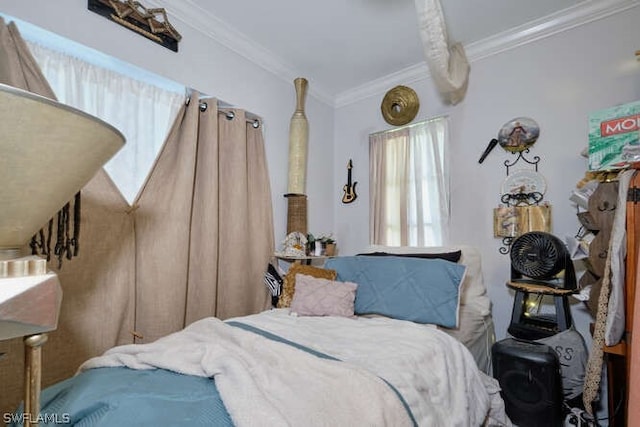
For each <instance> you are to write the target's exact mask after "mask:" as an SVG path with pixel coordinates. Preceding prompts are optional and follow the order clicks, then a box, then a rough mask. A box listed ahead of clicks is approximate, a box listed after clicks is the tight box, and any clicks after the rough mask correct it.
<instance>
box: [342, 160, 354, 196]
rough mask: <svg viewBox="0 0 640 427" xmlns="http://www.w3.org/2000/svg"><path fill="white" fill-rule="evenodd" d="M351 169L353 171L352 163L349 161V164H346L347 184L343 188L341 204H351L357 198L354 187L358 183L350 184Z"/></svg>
mask: <svg viewBox="0 0 640 427" xmlns="http://www.w3.org/2000/svg"><path fill="white" fill-rule="evenodd" d="M351 169H353V162H352V161H351V159H349V163H347V184H346V185H345V186H344V187H343V191H344V194H343V195H342V203H351V202H353V201H354V200H355V199H356V198H357V197H358V195H357V194H356V185H357V184H358V183H357V182H354V183H353V184H352V183H351Z"/></svg>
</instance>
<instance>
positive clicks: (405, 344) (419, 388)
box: [229, 309, 511, 427]
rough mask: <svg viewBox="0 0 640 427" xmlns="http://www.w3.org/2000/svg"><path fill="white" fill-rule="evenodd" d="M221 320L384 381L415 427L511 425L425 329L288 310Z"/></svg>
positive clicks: (460, 350)
mask: <svg viewBox="0 0 640 427" xmlns="http://www.w3.org/2000/svg"><path fill="white" fill-rule="evenodd" d="M229 320H237V321H238V322H242V323H243V324H247V325H251V326H254V327H257V328H259V329H261V330H264V331H267V332H270V333H273V334H275V335H277V336H280V337H282V338H285V339H288V340H290V341H293V342H296V343H298V344H301V345H304V346H306V347H309V348H311V349H314V350H316V351H319V352H321V353H324V354H328V355H331V356H333V357H335V358H337V359H339V360H342V361H343V362H345V363H348V364H350V365H353V366H359V367H361V368H364V369H366V370H367V371H369V372H372V373H373V374H375V375H377V376H379V377H380V378H384V379H385V380H386V381H388V382H389V383H390V384H393V386H394V387H395V388H396V390H398V392H399V393H400V394H401V395H402V397H403V398H404V400H405V401H406V402H407V404H408V405H409V407H410V408H411V411H412V413H413V416H414V418H415V420H416V422H417V424H418V425H419V426H425V427H439V426H442V427H449V426H461V427H463V426H464V427H478V426H481V425H484V426H510V425H511V422H510V421H509V419H508V417H507V416H506V414H505V412H504V402H503V401H502V398H501V397H500V393H499V391H500V388H499V385H498V382H497V381H496V380H495V379H493V378H491V377H489V376H487V375H485V374H484V373H482V372H481V371H480V370H479V369H478V367H477V366H476V363H475V360H474V359H473V356H472V355H471V353H470V352H469V351H468V350H467V348H466V347H464V345H462V344H461V343H460V342H459V341H457V340H456V339H454V338H452V337H451V336H449V335H447V334H446V333H444V332H442V331H439V330H438V329H437V328H436V327H435V326H433V325H420V324H416V323H413V322H407V321H403V320H396V319H390V318H386V317H375V318H369V317H356V318H344V317H307V316H305V317H303V316H301V317H295V316H292V315H290V314H289V310H288V309H279V310H271V311H267V312H263V313H260V314H256V315H252V316H245V317H240V318H237V319H229ZM355 425H365V424H355ZM374 425H380V424H374ZM388 425H389V424H388ZM390 425H393V424H390Z"/></svg>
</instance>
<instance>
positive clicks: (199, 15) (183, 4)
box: [147, 0, 335, 106]
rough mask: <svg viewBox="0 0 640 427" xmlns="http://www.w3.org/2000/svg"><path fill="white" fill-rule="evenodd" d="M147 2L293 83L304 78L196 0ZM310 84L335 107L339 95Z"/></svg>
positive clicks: (317, 95) (313, 93)
mask: <svg viewBox="0 0 640 427" xmlns="http://www.w3.org/2000/svg"><path fill="white" fill-rule="evenodd" d="M147 3H149V4H150V5H151V6H154V7H163V8H165V9H166V10H167V14H169V15H170V16H171V17H172V18H175V19H178V20H180V21H182V23H184V24H185V25H188V26H190V27H191V28H193V29H194V30H196V31H198V32H200V33H202V34H203V35H205V36H206V37H209V38H210V39H212V40H214V41H215V42H217V43H219V44H221V45H223V46H224V47H226V48H227V49H229V50H231V51H233V52H235V53H236V54H238V55H240V56H242V57H244V58H245V59H247V60H248V61H250V62H251V63H253V64H256V65H258V66H259V67H261V68H263V69H265V70H266V71H268V72H270V73H272V74H274V75H275V76H276V77H279V78H280V79H282V80H283V81H285V82H287V83H289V84H292V83H293V80H294V79H295V78H297V77H300V73H299V72H297V71H296V69H295V67H294V66H293V65H291V64H289V63H287V62H286V61H285V60H284V59H282V58H280V57H278V56H277V55H276V54H274V53H273V52H271V51H270V50H268V49H265V48H264V47H263V46H261V45H260V44H258V43H256V42H255V41H253V40H252V39H250V38H248V37H247V36H245V35H244V34H243V33H241V32H240V31H238V30H236V29H235V28H234V27H232V26H230V25H229V24H227V23H226V22H224V21H222V20H221V19H219V18H218V17H216V16H215V15H213V14H212V13H211V12H209V11H207V10H205V9H203V8H202V7H200V6H198V5H197V4H195V3H194V2H193V1H192V0H182V1H171V0H147ZM309 83H310V84H309V95H310V96H314V97H315V98H316V99H318V100H319V101H321V102H323V103H325V104H327V105H329V106H333V104H334V101H335V97H334V96H333V95H332V94H331V93H330V92H328V91H326V90H324V89H323V88H322V87H320V85H319V84H317V82H314V81H313V80H312V79H309Z"/></svg>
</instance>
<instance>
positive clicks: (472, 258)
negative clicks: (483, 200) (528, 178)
mask: <svg viewBox="0 0 640 427" xmlns="http://www.w3.org/2000/svg"><path fill="white" fill-rule="evenodd" d="M367 249H368V250H373V252H369V253H367V254H365V255H360V256H353V257H336V258H333V259H331V260H328V261H327V263H326V264H325V266H324V268H319V267H311V266H307V267H309V268H310V269H313V268H315V269H316V273H317V274H315V273H310V274H306V273H309V272H310V271H311V270H310V269H309V268H307V269H306V272H305V273H296V274H295V275H290V274H287V277H288V278H290V279H291V278H292V280H294V281H295V283H294V286H293V291H294V293H293V295H289V296H290V301H289V302H288V303H285V304H284V305H288V306H287V307H282V305H283V304H281V308H274V309H271V310H267V311H264V312H262V313H258V314H254V315H249V316H243V317H238V318H233V319H227V320H225V321H221V320H219V319H216V318H206V319H202V320H199V321H197V322H194V323H192V324H191V325H189V326H187V327H186V328H185V329H184V330H182V331H179V332H176V333H174V334H171V335H169V336H166V337H164V338H161V339H159V340H157V341H156V342H153V343H150V344H139V345H125V346H119V347H115V348H113V349H111V350H109V351H107V352H106V353H105V354H104V355H102V356H99V357H96V358H93V359H90V360H88V361H87V362H85V363H84V364H83V365H82V366H81V367H80V368H79V370H78V373H77V374H76V375H75V376H74V377H72V378H69V379H67V380H65V381H62V382H60V383H58V384H55V385H53V386H51V387H48V388H47V389H45V390H44V391H43V393H42V397H41V414H42V416H41V419H40V421H41V424H42V425H46V424H47V423H48V422H49V423H51V424H55V423H60V422H66V423H71V424H74V425H79V426H82V425H87V426H89V425H91V426H93V425H105V426H111V425H136V426H143V425H149V426H156V425H172V426H180V425H187V424H188V425H194V424H195V425H207V426H212V425H213V426H231V425H236V426H262V425H269V426H272V425H275V426H278V425H283V426H285V425H289V426H298V425H305V426H314V425H315V426H325V425H326V426H329V425H330V426H341V425H344V426H353V425H371V426H387V425H388V426H405V425H406V426H415V425H419V426H479V425H487V426H489V425H492V426H493V425H498V426H500V425H510V422H509V420H508V418H507V416H506V415H505V413H504V404H503V402H502V399H501V398H500V393H499V387H498V383H497V381H496V380H494V379H493V378H491V377H490V376H489V375H486V374H485V373H484V372H483V371H486V370H487V366H488V365H487V364H488V359H487V351H488V350H487V346H489V347H490V342H491V340H493V335H492V334H493V328H492V323H491V322H490V305H489V300H488V298H486V289H484V285H483V284H482V275H481V271H480V265H479V256H478V254H477V252H476V251H475V250H474V249H473V248H468V247H462V248H461V249H460V248H454V249H456V250H461V254H460V259H459V261H458V262H453V261H449V260H443V259H440V258H435V259H431V258H430V259H426V260H425V259H417V258H414V257H407V256H399V254H392V255H389V252H390V251H391V250H390V249H389V248H367ZM382 249H384V250H382ZM424 251H427V252H430V253H432V254H433V253H436V254H437V253H445V252H438V250H436V249H433V248H429V250H426V249H424ZM454 252H455V251H454ZM382 253H384V255H385V256H381V255H382ZM374 254H375V255H374ZM465 263H467V264H468V265H465ZM474 263H475V264H476V265H472V264H474ZM292 268H293V267H292ZM290 273H293V271H290ZM327 274H328V278H327V277H322V276H323V275H327ZM287 277H285V278H287ZM412 281H414V283H412V284H410V285H408V286H407V283H411V282H412ZM374 282H375V283H374ZM418 282H420V283H422V285H417V284H416V283H418ZM426 282H430V283H428V284H427V285H426V287H430V286H432V284H434V283H436V282H437V283H446V285H445V286H442V287H439V288H438V289H435V290H434V289H430V290H429V292H428V294H429V295H426V296H425V295H423V294H424V292H423V291H424V289H422V288H425V283H426ZM431 282H433V283H431ZM456 282H457V283H456ZM385 283H386V284H389V283H393V284H392V285H391V286H386V287H384V288H380V286H381V285H383V284H385ZM287 284H288V285H291V284H290V283H285V285H287ZM434 286H437V287H438V286H439V285H434ZM390 287H392V288H394V291H393V295H391V294H389V293H388V288H390ZM287 288H289V290H290V288H291V286H288V287H287V286H285V289H284V290H283V296H284V293H286V292H285V291H286V289H287ZM416 288H418V289H417V290H416ZM415 292H418V293H417V294H415ZM397 296H401V297H402V298H404V301H405V303H403V304H402V309H401V311H400V312H399V313H400V314H398V312H395V311H394V310H397V309H398V307H399V306H398V305H397V304H395V303H394V302H393V301H392V300H393V299H394V298H396V297H397ZM408 296H411V298H408ZM376 298H377V301H376ZM424 298H426V299H424ZM283 299H284V300H286V299H287V298H283ZM408 300H410V301H408ZM363 304H365V305H363ZM376 304H377V305H378V306H376ZM425 304H426V305H427V306H430V307H431V308H429V309H427V310H425V309H424V306H425ZM406 307H409V310H405V308H406ZM412 307H413V308H416V307H417V308H420V309H418V310H413V309H412ZM443 307H447V308H443ZM402 310H404V311H402ZM425 312H427V314H425ZM413 316H417V318H415V319H414V320H410V319H411V318H413ZM424 316H427V317H426V318H424ZM433 316H435V317H433ZM403 317H408V318H409V319H405V318H403ZM425 320H431V322H427V321H425ZM451 322H453V323H451ZM440 324H442V325H444V326H442V325H440ZM438 325H440V326H438ZM487 340H488V341H487ZM470 348H472V349H475V350H476V351H475V353H476V354H475V355H474V354H473V351H470V350H469V349H470Z"/></svg>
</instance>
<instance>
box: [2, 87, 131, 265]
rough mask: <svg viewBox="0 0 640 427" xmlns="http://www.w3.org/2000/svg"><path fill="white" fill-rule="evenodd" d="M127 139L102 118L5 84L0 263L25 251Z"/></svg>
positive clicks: (3, 88) (3, 94)
mask: <svg viewBox="0 0 640 427" xmlns="http://www.w3.org/2000/svg"><path fill="white" fill-rule="evenodd" d="M124 140H125V139H124V136H123V135H122V134H121V133H120V132H119V131H118V130H117V129H115V128H114V127H113V126H111V125H109V124H107V123H106V122H104V121H102V120H100V119H98V118H96V117H93V116H91V115H89V114H86V113H84V112H82V111H80V110H77V109H75V108H72V107H69V106H67V105H64V104H61V103H59V102H56V101H54V100H51V99H49V98H45V97H42V96H39V95H36V94H33V93H31V92H27V91H23V90H20V89H17V88H14V87H11V86H6V85H1V84H0V259H2V252H3V251H5V252H6V251H7V250H15V249H18V248H20V247H23V246H24V245H25V244H26V243H27V242H28V241H29V240H30V239H31V237H32V236H33V235H34V234H35V233H36V232H37V231H38V230H39V229H40V228H42V226H43V225H45V224H46V223H47V222H48V220H49V219H50V218H51V217H52V216H53V215H54V214H55V213H56V212H57V211H58V210H59V209H61V208H62V207H63V206H64V205H65V203H66V202H68V201H69V200H70V199H72V198H73V196H74V195H75V193H77V192H78V191H79V190H80V189H81V188H82V187H84V186H85V184H86V183H87V182H89V180H90V179H91V178H92V177H93V176H94V174H95V173H96V171H97V170H98V169H99V168H100V167H101V166H102V165H103V164H104V163H105V162H106V161H108V160H109V159H110V158H111V157H112V156H113V155H114V154H115V153H116V152H117V151H118V150H119V149H120V148H121V147H122V145H123V144H124Z"/></svg>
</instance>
